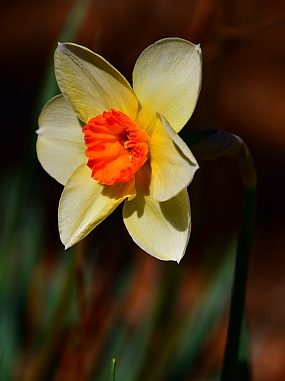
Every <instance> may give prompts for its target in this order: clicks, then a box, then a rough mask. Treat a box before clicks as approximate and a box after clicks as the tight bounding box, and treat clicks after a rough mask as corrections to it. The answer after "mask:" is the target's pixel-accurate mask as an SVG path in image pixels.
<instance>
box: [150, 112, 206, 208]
mask: <svg viewBox="0 0 285 381" xmlns="http://www.w3.org/2000/svg"><path fill="white" fill-rule="evenodd" d="M149 150H150V164H151V168H152V184H153V197H154V198H155V199H156V200H158V201H167V200H169V199H170V198H172V197H174V196H177V195H178V193H180V192H181V191H182V190H183V189H185V188H187V187H188V185H189V184H190V183H191V181H192V180H193V177H194V174H195V172H196V170H197V169H198V168H199V166H198V163H197V161H196V159H195V157H194V156H193V154H192V152H191V151H190V149H189V148H188V146H187V145H186V144H185V143H184V141H183V140H182V139H181V138H180V136H179V135H177V133H176V132H175V131H174V130H173V129H172V128H171V126H170V125H169V123H168V121H167V120H166V119H165V118H164V116H163V115H161V114H160V115H158V117H157V122H156V125H155V128H154V132H153V134H152V135H151V138H150V143H149Z"/></svg>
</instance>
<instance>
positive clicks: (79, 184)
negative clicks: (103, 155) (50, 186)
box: [58, 164, 136, 249]
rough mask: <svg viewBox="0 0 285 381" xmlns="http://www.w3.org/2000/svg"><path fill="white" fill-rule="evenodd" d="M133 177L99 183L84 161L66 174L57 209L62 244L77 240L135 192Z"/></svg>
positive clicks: (72, 242)
mask: <svg viewBox="0 0 285 381" xmlns="http://www.w3.org/2000/svg"><path fill="white" fill-rule="evenodd" d="M135 193H136V191H135V187H134V179H132V180H130V181H128V182H126V183H117V184H115V185H101V184H100V183H99V182H97V181H95V180H94V179H93V178H91V171H90V169H89V168H88V167H87V166H86V165H84V164H83V165H81V166H79V167H78V168H77V169H76V170H75V171H74V173H73V174H72V175H71V177H70V178H69V180H68V182H67V184H66V186H65V188H64V190H63V193H62V195H61V199H60V203H59V211H58V223H59V233H60V238H61V241H62V243H63V244H64V245H65V248H66V249H67V248H69V247H70V246H73V245H74V244H76V243H77V242H79V241H81V240H82V239H83V238H84V237H85V236H86V235H87V234H89V233H90V232H91V230H93V229H94V228H95V227H96V226H97V225H99V224H100V222H102V221H103V220H104V219H105V218H106V217H108V216H109V214H111V213H112V212H113V211H114V210H115V209H116V207H117V206H118V205H119V204H120V203H121V202H122V201H124V199H125V198H127V197H129V198H130V199H131V198H133V197H134V196H135Z"/></svg>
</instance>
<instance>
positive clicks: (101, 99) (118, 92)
mask: <svg viewBox="0 0 285 381" xmlns="http://www.w3.org/2000/svg"><path fill="white" fill-rule="evenodd" d="M54 61H55V75H56V79H57V83H58V85H59V88H60V90H61V92H62V94H63V95H64V97H65V98H66V99H67V100H68V102H69V103H70V104H71V106H72V108H73V110H74V112H75V113H76V114H77V117H78V118H79V119H80V120H82V121H83V122H84V123H87V122H88V120H89V119H90V118H92V117H95V116H96V115H99V114H102V112H103V111H109V110H110V109H111V108H114V109H115V110H118V111H121V112H123V113H125V114H126V115H128V116H129V117H130V118H131V119H133V120H134V119H135V117H136V114H137V109H138V101H137V98H136V96H135V94H134V92H133V89H132V88H131V86H130V84H129V83H128V81H127V80H126V79H125V77H123V76H122V75H121V74H120V72H119V71H118V70H116V69H115V68H114V67H113V66H112V65H111V64H109V62H108V61H106V60H105V59H104V58H103V57H101V56H100V55H99V54H96V53H94V52H92V51H91V50H89V49H87V48H85V47H83V46H80V45H76V44H72V43H64V44H61V43H59V44H58V47H57V49H56V51H55V55H54Z"/></svg>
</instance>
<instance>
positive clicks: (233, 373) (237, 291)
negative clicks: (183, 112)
mask: <svg viewBox="0 0 285 381" xmlns="http://www.w3.org/2000/svg"><path fill="white" fill-rule="evenodd" d="M203 133H204V136H203V137H202V136H201V140H200V139H199V137H200V136H199V134H201V132H197V134H196V135H195V133H193V134H192V135H188V136H187V135H186V134H185V138H184V140H186V142H187V143H188V144H189V143H190V144H189V145H190V146H191V149H192V151H193V153H194V155H195V156H196V158H197V159H198V160H199V159H200V160H211V159H215V158H217V157H219V156H229V157H232V158H233V159H234V160H235V161H236V162H237V165H238V167H239V169H240V172H241V176H242V180H243V201H242V214H241V224H240V228H239V235H238V243H237V251H236V261H235V273H234V280H233V286H232V296H231V303H230V315H229V325H228V334H227V341H226V348H225V355H224V361H223V366H222V372H221V379H220V380H221V381H236V380H237V371H238V353H239V347H240V341H241V333H242V322H243V317H244V305H245V295H246V284H247V275H248V267H249V258H250V252H251V249H252V241H253V230H254V220H255V207H256V193H257V179H256V172H255V169H254V165H253V161H252V157H251V154H250V152H249V150H248V148H247V146H246V144H245V143H244V142H243V141H242V140H241V139H240V138H239V137H238V136H236V135H233V134H230V133H227V132H225V131H222V130H204V132H203ZM207 134H208V136H207V137H205V135H207ZM195 139H196V141H195ZM191 143H192V144H191ZM247 379H249V376H248V375H247ZM245 381H246V380H245Z"/></svg>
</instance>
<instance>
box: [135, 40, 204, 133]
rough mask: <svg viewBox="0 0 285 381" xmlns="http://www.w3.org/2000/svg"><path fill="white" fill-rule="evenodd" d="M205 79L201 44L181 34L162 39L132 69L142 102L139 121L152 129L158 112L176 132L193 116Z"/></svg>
mask: <svg viewBox="0 0 285 381" xmlns="http://www.w3.org/2000/svg"><path fill="white" fill-rule="evenodd" d="M201 82H202V55H201V48H200V45H195V44H192V43H191V42H189V41H187V40H183V39H180V38H166V39H163V40H159V41H157V42H156V43H154V44H153V45H150V46H149V47H148V48H146V49H145V50H144V51H143V52H142V53H141V55H140V56H139V58H138V60H137V62H136V64H135V67H134V71H133V88H134V91H135V93H136V96H137V98H138V100H139V102H140V104H141V106H142V109H141V110H140V114H139V115H138V122H139V124H140V125H141V126H142V128H144V129H146V130H148V129H149V130H148V132H149V133H150V134H151V132H152V131H151V129H152V126H153V124H154V119H153V118H154V117H155V114H156V112H159V113H162V114H163V115H164V116H165V117H166V119H167V120H168V121H169V123H170V125H171V126H172V127H173V128H174V130H175V131H176V132H179V131H180V130H181V129H182V128H183V127H184V125H185V124H186V123H187V121H188V120H189V118H190V117H191V115H192V113H193V111H194V109H195V107H196V103H197V100H198V97H199V93H200V88H201Z"/></svg>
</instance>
